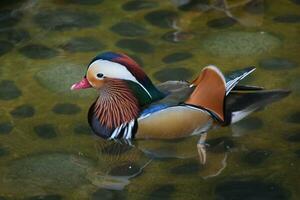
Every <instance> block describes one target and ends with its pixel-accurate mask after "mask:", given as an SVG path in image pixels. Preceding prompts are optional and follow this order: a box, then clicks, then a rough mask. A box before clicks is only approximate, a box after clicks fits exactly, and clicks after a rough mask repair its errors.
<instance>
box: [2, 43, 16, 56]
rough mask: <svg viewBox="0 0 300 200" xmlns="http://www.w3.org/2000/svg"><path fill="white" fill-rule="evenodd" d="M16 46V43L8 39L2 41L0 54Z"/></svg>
mask: <svg viewBox="0 0 300 200" xmlns="http://www.w3.org/2000/svg"><path fill="white" fill-rule="evenodd" d="M13 48H14V45H13V44H12V43H10V42H7V41H0V56H2V55H4V54H6V53H8V52H9V51H10V50H12V49H13Z"/></svg>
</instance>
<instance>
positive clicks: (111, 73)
mask: <svg viewBox="0 0 300 200" xmlns="http://www.w3.org/2000/svg"><path fill="white" fill-rule="evenodd" d="M89 69H91V70H93V71H96V72H97V73H98V74H100V73H101V74H103V77H109V78H117V79H124V80H129V81H133V82H135V83H137V84H139V86H141V87H142V88H143V89H144V90H145V91H146V92H147V94H148V95H149V97H150V98H152V96H151V94H150V93H149V92H148V90H147V89H146V88H145V87H144V86H143V85H142V84H141V83H140V82H138V80H137V79H136V78H135V77H134V76H133V75H132V74H131V73H130V72H129V71H128V70H127V68H126V67H124V66H123V65H121V64H119V63H115V62H111V61H108V60H102V59H99V60H96V61H94V62H93V63H91V64H90V66H89ZM103 77H102V78H103ZM98 79H100V78H98Z"/></svg>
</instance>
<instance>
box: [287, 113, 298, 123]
mask: <svg viewBox="0 0 300 200" xmlns="http://www.w3.org/2000/svg"><path fill="white" fill-rule="evenodd" d="M286 121H287V122H290V123H295V124H299V123H300V112H299V111H296V112H292V113H291V114H290V115H289V116H287V117H286Z"/></svg>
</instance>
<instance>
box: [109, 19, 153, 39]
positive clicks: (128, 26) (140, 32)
mask: <svg viewBox="0 0 300 200" xmlns="http://www.w3.org/2000/svg"><path fill="white" fill-rule="evenodd" d="M110 30H111V31H113V32H114V33H117V34H119V35H122V36H127V37H138V36H144V35H147V33H148V30H147V29H146V28H144V27H143V26H141V25H139V24H137V23H133V22H119V23H117V24H115V25H113V26H112V27H111V28H110Z"/></svg>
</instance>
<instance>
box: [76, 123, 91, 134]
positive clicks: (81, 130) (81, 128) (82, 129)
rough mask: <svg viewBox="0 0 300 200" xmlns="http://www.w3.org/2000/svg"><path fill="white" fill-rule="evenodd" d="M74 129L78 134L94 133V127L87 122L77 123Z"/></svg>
mask: <svg viewBox="0 0 300 200" xmlns="http://www.w3.org/2000/svg"><path fill="white" fill-rule="evenodd" d="M73 130H74V133H76V134H78V135H90V134H91V133H92V129H91V128H90V126H88V125H87V124H76V125H75V127H74V129H73Z"/></svg>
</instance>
